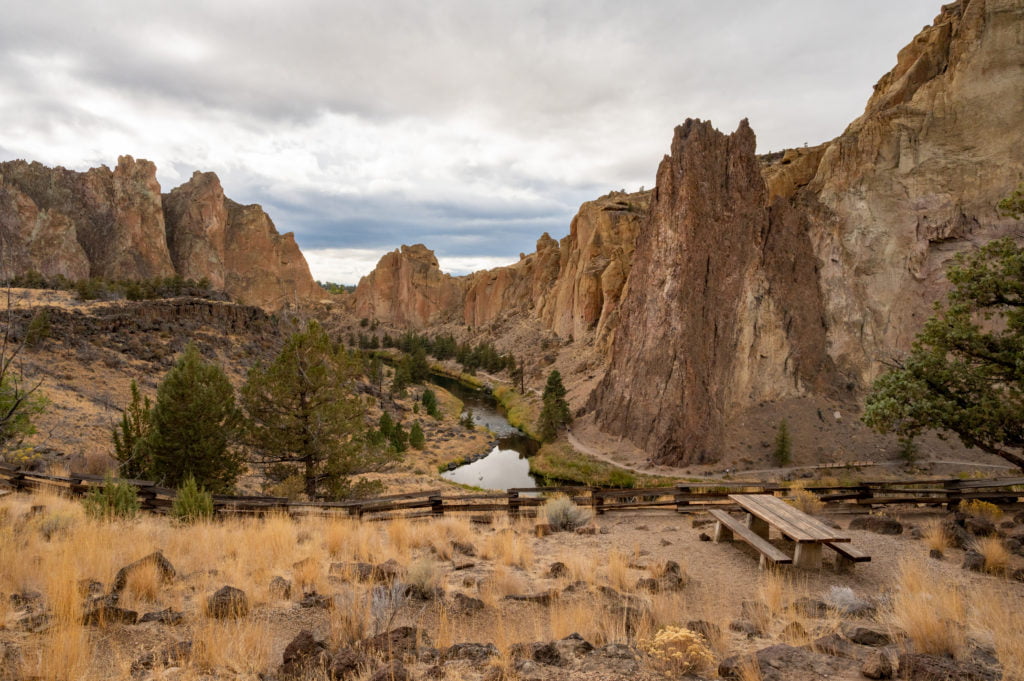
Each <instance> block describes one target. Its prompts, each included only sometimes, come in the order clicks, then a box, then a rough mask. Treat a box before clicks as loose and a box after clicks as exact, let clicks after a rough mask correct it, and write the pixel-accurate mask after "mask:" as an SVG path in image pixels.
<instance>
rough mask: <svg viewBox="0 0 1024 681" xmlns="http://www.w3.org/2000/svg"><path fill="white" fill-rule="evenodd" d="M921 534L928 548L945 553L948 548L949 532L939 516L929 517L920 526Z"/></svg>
mask: <svg viewBox="0 0 1024 681" xmlns="http://www.w3.org/2000/svg"><path fill="white" fill-rule="evenodd" d="M921 535H922V536H923V538H924V543H925V545H926V546H927V547H928V548H929V549H934V550H936V551H941V552H942V553H945V552H946V551H948V550H949V533H948V532H946V527H945V525H943V523H942V520H940V519H939V518H931V519H929V520H928V521H927V522H925V523H924V525H923V526H922V527H921Z"/></svg>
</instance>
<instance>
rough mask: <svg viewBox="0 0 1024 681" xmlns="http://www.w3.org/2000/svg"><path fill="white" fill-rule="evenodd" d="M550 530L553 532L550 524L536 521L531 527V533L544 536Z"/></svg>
mask: <svg viewBox="0 0 1024 681" xmlns="http://www.w3.org/2000/svg"><path fill="white" fill-rule="evenodd" d="M552 532H554V530H553V529H551V525H550V524H548V523H537V525H536V526H534V528H533V533H534V534H535V535H536V536H538V537H546V536H548V535H549V534H551V533H552Z"/></svg>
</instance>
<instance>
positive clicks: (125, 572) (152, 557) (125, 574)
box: [111, 551, 178, 593]
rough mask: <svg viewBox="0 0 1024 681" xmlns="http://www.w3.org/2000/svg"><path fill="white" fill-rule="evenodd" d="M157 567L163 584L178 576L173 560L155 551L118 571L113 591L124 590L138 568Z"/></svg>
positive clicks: (119, 591)
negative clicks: (172, 563)
mask: <svg viewBox="0 0 1024 681" xmlns="http://www.w3.org/2000/svg"><path fill="white" fill-rule="evenodd" d="M150 566H152V567H155V568H156V569H157V572H158V573H159V575H160V581H161V583H163V584H167V583H169V582H172V581H174V578H175V577H176V576H177V574H178V573H177V572H176V571H175V569H174V566H173V565H171V561H169V560H167V559H166V558H165V557H164V554H163V553H162V552H160V551H154V552H153V553H151V554H149V555H148V556H143V557H142V558H139V559H138V560H137V561H135V562H134V563H129V564H128V565H125V566H124V567H123V568H121V569H120V570H118V571H117V575H116V576H115V577H114V586H113V588H112V589H111V592H112V593H121V591H123V590H124V587H125V585H126V584H128V578H129V576H130V575H131V574H132V573H133V572H135V571H136V570H140V569H143V568H147V567H150Z"/></svg>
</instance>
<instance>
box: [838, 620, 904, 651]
mask: <svg viewBox="0 0 1024 681" xmlns="http://www.w3.org/2000/svg"><path fill="white" fill-rule="evenodd" d="M841 628H842V631H843V636H845V637H846V638H848V639H850V640H851V641H853V642H854V643H859V644H860V645H862V646H872V647H876V648H877V647H879V646H887V645H889V644H890V643H892V637H890V636H889V632H887V631H885V630H883V629H879V628H877V627H867V626H862V625H857V624H851V623H849V622H843V624H842V627H841Z"/></svg>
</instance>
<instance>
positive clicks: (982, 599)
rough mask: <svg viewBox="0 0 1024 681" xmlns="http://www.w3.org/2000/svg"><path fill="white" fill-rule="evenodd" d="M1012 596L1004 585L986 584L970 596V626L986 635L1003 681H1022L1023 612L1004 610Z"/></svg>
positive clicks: (1017, 609)
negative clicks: (1001, 668) (989, 639)
mask: <svg viewBox="0 0 1024 681" xmlns="http://www.w3.org/2000/svg"><path fill="white" fill-rule="evenodd" d="M1014 601H1015V596H1014V595H1013V593H1012V592H1011V591H1010V590H1009V589H1008V588H1007V586H1006V585H1004V584H997V583H988V584H985V585H983V586H981V587H980V588H979V589H977V590H976V591H975V593H973V594H972V598H971V623H972V625H973V627H974V628H975V629H977V630H981V631H983V632H988V633H990V634H991V636H992V642H993V643H994V645H995V648H996V655H997V657H998V658H999V663H1000V664H1001V665H1002V667H1003V678H1004V679H1007V681H1024V636H1021V632H1022V631H1024V610H1021V609H1020V608H1015V607H1007V604H1009V603H1013V602H1014Z"/></svg>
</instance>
